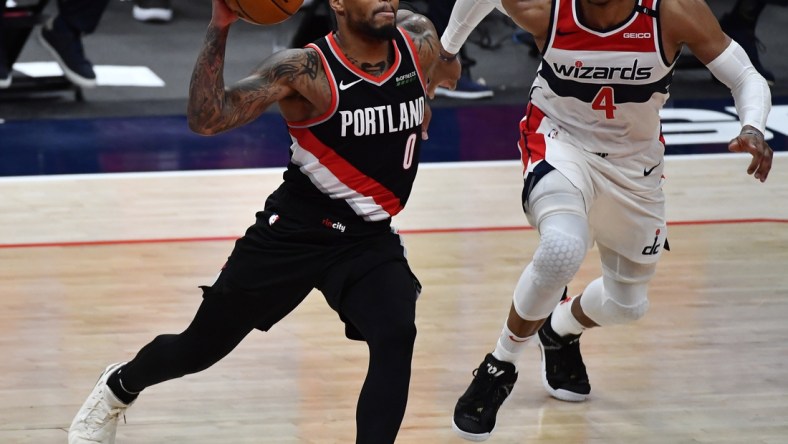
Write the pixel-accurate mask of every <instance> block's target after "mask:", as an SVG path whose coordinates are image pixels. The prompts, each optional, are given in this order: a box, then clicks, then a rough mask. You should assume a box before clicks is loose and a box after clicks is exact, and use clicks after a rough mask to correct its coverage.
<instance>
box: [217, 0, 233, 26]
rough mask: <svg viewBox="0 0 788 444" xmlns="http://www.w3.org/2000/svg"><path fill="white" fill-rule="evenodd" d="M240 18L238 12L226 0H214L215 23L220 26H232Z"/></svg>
mask: <svg viewBox="0 0 788 444" xmlns="http://www.w3.org/2000/svg"><path fill="white" fill-rule="evenodd" d="M236 20H238V14H236V13H235V12H234V11H233V10H232V9H230V7H229V6H227V3H225V2H224V0H213V11H212V13H211V21H212V22H213V24H214V25H216V26H219V27H225V26H230V25H231V24H233V23H234V22H235V21H236Z"/></svg>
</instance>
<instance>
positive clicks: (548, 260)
mask: <svg viewBox="0 0 788 444" xmlns="http://www.w3.org/2000/svg"><path fill="white" fill-rule="evenodd" d="M540 230H541V240H540V241H539V247H538V248H537V249H536V253H534V258H533V261H531V263H530V264H529V265H528V267H526V269H525V271H524V272H523V274H522V276H520V281H519V282H518V283H517V287H516V288H515V292H514V298H513V303H514V307H515V310H516V311H517V313H518V314H519V315H520V317H522V318H523V319H528V320H535V319H543V318H545V317H547V315H549V314H550V312H552V311H553V308H555V304H556V303H558V297H560V295H561V292H562V291H563V288H564V286H566V284H567V283H569V281H571V280H572V277H574V275H575V273H577V270H578V269H580V265H582V263H583V259H585V255H586V251H587V250H588V228H587V225H586V223H585V219H584V218H581V217H579V216H576V215H571V214H558V215H554V216H551V217H550V218H548V219H545V222H544V223H543V224H542V226H541V227H540Z"/></svg>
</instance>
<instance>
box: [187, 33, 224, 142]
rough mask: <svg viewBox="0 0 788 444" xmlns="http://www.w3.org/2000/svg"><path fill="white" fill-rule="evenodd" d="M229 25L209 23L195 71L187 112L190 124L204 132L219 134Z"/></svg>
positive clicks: (190, 87)
mask: <svg viewBox="0 0 788 444" xmlns="http://www.w3.org/2000/svg"><path fill="white" fill-rule="evenodd" d="M229 29H230V28H229V27H217V26H215V25H214V24H213V23H211V24H210V25H209V26H208V31H207V33H206V36H205V42H204V43H203V47H202V50H201V51H200V54H199V56H198V57H197V63H196V64H195V66H194V71H192V78H191V83H190V84H189V101H188V105H187V110H186V116H187V119H188V122H189V128H190V129H191V130H192V131H194V132H196V133H198V134H204V135H210V134H215V133H217V132H220V131H221V130H220V129H218V128H217V125H218V123H219V122H220V121H221V119H222V110H223V108H224V105H225V100H226V96H225V89H224V74H223V73H224V55H225V48H226V45H227V35H228V33H229Z"/></svg>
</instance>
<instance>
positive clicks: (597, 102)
mask: <svg viewBox="0 0 788 444" xmlns="http://www.w3.org/2000/svg"><path fill="white" fill-rule="evenodd" d="M591 109H594V110H597V111H604V112H605V118H606V119H615V118H616V116H615V115H614V114H613V111H615V110H616V102H615V101H614V100H613V88H611V87H609V86H603V87H602V88H600V89H599V92H598V93H596V97H594V101H593V102H591Z"/></svg>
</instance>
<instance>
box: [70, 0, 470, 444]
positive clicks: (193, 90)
mask: <svg viewBox="0 0 788 444" xmlns="http://www.w3.org/2000/svg"><path fill="white" fill-rule="evenodd" d="M330 5H331V8H332V9H333V10H334V13H335V15H336V17H337V23H338V29H337V31H336V32H334V33H331V34H329V35H328V36H326V37H325V38H323V39H320V40H318V41H316V42H315V43H314V44H310V45H308V46H307V47H305V48H303V49H290V50H285V51H282V52H280V53H277V54H274V55H273V56H271V57H270V58H269V59H267V60H266V61H264V62H263V63H262V64H261V65H260V66H259V67H258V68H257V69H255V70H254V71H253V72H252V74H251V75H250V76H248V77H246V78H245V79H243V80H241V81H239V82H237V83H236V84H234V85H231V86H229V87H225V83H224V79H223V75H222V71H223V64H224V53H225V43H226V40H227V36H228V32H229V28H230V25H231V24H232V23H233V22H235V21H236V20H237V16H236V15H235V14H234V13H232V12H231V11H230V9H228V8H227V6H226V5H225V4H224V2H223V1H222V0H213V14H212V20H211V23H210V25H209V27H208V31H207V36H206V38H205V42H204V45H203V48H202V51H201V53H200V55H199V59H198V60H197V64H196V66H195V68H194V72H193V76H192V81H191V87H190V91H189V104H188V121H189V126H190V128H191V129H192V130H193V131H195V132H197V133H200V134H204V135H211V134H217V133H221V132H223V131H227V130H230V129H233V128H236V127H239V126H241V125H244V124H246V123H248V122H251V121H252V120H254V119H255V118H257V117H258V116H259V115H260V114H261V113H262V112H263V111H265V110H266V109H267V108H268V107H269V106H271V105H273V104H275V103H278V105H279V110H280V112H281V114H282V116H283V117H284V119H285V120H286V122H287V125H288V129H289V132H290V134H291V136H292V139H293V144H292V146H291V147H290V150H291V161H290V163H289V165H288V167H287V171H286V172H285V174H284V182H283V183H282V185H281V186H280V187H279V189H277V190H276V191H275V192H274V193H273V194H271V196H270V197H269V198H268V200H267V201H266V204H265V208H264V210H263V211H261V212H259V213H257V221H256V223H255V224H254V225H253V226H251V227H250V228H249V229H248V230H247V232H246V234H245V235H244V236H243V237H242V238H241V239H239V240H238V241H237V242H236V244H235V248H234V249H233V251H232V253H231V254H230V256H229V258H228V260H227V264H226V265H225V267H224V268H223V269H222V271H221V273H220V274H219V277H218V279H217V280H216V282H215V283H214V284H213V285H211V286H206V287H203V291H204V294H203V301H202V304H201V305H200V308H199V309H198V311H197V314H196V315H195V317H194V319H193V321H192V322H191V325H189V326H188V328H186V330H185V331H183V332H182V333H180V334H177V335H175V334H169V335H161V336H158V337H156V338H155V339H154V340H153V341H152V342H150V343H149V344H147V345H146V346H144V347H143V348H142V349H141V350H140V351H139V353H137V355H136V357H135V358H134V359H132V360H131V361H129V362H127V363H117V364H112V365H110V366H108V367H107V368H106V370H105V371H104V373H103V374H102V375H101V377H100V379H99V381H98V382H97V384H96V386H95V388H94V389H93V392H92V393H91V394H90V396H89V397H88V399H87V401H85V403H84V405H83V406H82V408H81V409H80V411H79V412H78V413H77V415H76V417H75V418H74V421H73V423H72V425H71V428H70V430H69V443H71V444H75V443H88V442H90V443H113V442H114V439H115V432H116V429H117V422H118V418H119V417H120V416H122V415H123V414H124V412H125V410H126V409H127V408H128V407H129V406H130V405H131V404H132V403H133V402H134V400H135V399H136V398H137V396H138V394H139V393H140V392H141V391H142V390H143V389H145V388H147V387H150V386H152V385H154V384H158V383H160V382H163V381H167V380H170V379H173V378H179V377H181V376H184V375H187V374H190V373H195V372H199V371H201V370H205V369H207V368H208V367H210V366H211V365H213V364H215V363H216V362H217V361H219V360H220V359H222V358H223V357H224V356H226V355H227V354H228V353H230V352H231V351H232V350H233V349H234V348H235V347H236V346H237V345H238V344H239V343H240V342H241V340H243V339H244V337H246V335H248V334H249V333H250V332H251V331H252V330H254V329H260V330H263V331H265V330H268V329H269V328H270V327H272V326H273V325H274V324H275V323H277V322H278V321H280V320H281V319H282V318H283V317H285V316H286V315H287V314H288V313H289V312H290V311H291V310H293V309H294V308H295V307H296V306H297V305H298V304H299V303H300V302H301V301H302V300H303V299H304V298H305V297H306V296H307V294H308V293H309V292H310V291H311V290H312V289H313V288H317V289H319V290H320V291H321V292H322V293H323V294H324V296H325V298H326V300H327V302H328V304H329V305H330V306H331V307H332V308H333V309H334V310H336V311H337V313H338V314H339V317H340V319H342V320H343V321H344V322H345V326H346V333H347V336H348V337H349V338H352V339H358V340H364V341H366V343H367V345H368V347H369V353H370V358H369V368H368V373H367V377H366V380H365V382H364V385H363V388H362V389H361V393H360V396H359V400H358V406H357V413H356V423H357V433H356V442H357V443H368V444H373V443H374V444H386V443H393V442H394V439H395V438H396V436H397V433H398V431H399V427H400V424H401V422H402V418H403V415H404V412H405V406H406V402H407V397H408V385H409V381H410V368H411V357H412V352H413V344H414V340H415V336H416V327H415V323H414V320H415V304H416V299H417V297H418V294H419V291H420V284H419V282H418V280H417V279H416V278H415V276H414V275H413V273H412V272H411V270H410V268H409V266H408V262H407V259H406V255H405V250H404V247H403V244H402V241H401V239H400V237H399V235H398V234H397V233H396V231H395V230H393V229H392V228H391V226H390V223H391V217H392V216H394V215H395V214H397V213H398V212H399V211H400V210H402V208H403V207H404V205H405V203H406V202H407V200H408V195H409V194H410V191H411V186H412V184H413V180H414V177H415V174H416V170H417V168H418V162H419V145H420V142H421V139H422V137H423V136H424V135H423V134H422V133H423V132H424V131H425V130H426V122H425V117H427V118H428V111H429V110H428V107H427V104H426V100H425V95H426V94H427V93H428V92H429V93H431V92H433V91H434V88H435V87H436V86H437V85H438V84H444V85H447V86H450V87H451V86H453V85H454V82H456V79H457V78H458V77H459V73H460V66H459V63H458V62H456V60H452V59H451V58H450V57H447V56H446V55H445V54H443V55H442V54H441V50H442V48H441V46H440V42H439V41H438V37H437V35H436V32H435V29H434V27H433V26H432V24H431V23H430V22H429V21H428V20H427V19H426V18H424V17H423V16H420V15H416V14H411V15H408V16H407V17H406V18H405V16H404V14H403V16H400V17H399V19H400V20H399V25H400V26H399V27H398V26H397V25H396V24H397V16H396V14H397V6H398V2H397V1H396V0H395V1H391V2H390V1H381V0H331V1H330ZM428 78H431V79H432V83H431V84H430V85H428V84H427V83H428ZM428 90H429V91H428ZM430 95H431V94H430ZM283 149H285V147H283Z"/></svg>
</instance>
